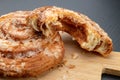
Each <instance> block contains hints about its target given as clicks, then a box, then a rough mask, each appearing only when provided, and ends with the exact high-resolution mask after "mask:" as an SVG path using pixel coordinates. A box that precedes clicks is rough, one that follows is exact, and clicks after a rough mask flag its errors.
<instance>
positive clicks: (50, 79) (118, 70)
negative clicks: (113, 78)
mask: <svg viewBox="0 0 120 80" xmlns="http://www.w3.org/2000/svg"><path fill="white" fill-rule="evenodd" d="M63 41H64V43H65V51H66V52H65V57H64V60H63V64H62V65H61V66H60V67H57V68H54V69H52V70H50V71H48V72H46V73H44V74H42V75H40V76H38V77H34V78H17V79H16V78H14V79H13V78H1V79H0V80H8V79H9V80H101V75H102V73H108V74H113V75H118V76H120V52H114V51H113V52H111V54H110V55H109V56H108V57H103V56H100V55H98V54H95V53H92V52H87V51H85V50H83V49H81V48H80V47H79V45H78V44H77V42H76V41H73V40H72V38H71V37H70V36H69V35H67V34H63Z"/></svg>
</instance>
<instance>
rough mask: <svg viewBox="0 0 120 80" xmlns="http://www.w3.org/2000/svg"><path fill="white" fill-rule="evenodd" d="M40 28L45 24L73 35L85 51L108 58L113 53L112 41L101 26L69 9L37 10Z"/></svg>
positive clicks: (35, 12)
mask: <svg viewBox="0 0 120 80" xmlns="http://www.w3.org/2000/svg"><path fill="white" fill-rule="evenodd" d="M32 15H37V18H36V19H38V22H37V23H38V26H37V28H36V29H39V28H38V27H41V26H42V25H43V24H45V25H48V26H49V27H52V29H55V30H57V31H65V32H67V33H69V34H70V35H72V36H73V37H74V38H75V39H76V40H77V41H78V43H79V44H80V46H81V47H82V48H83V49H86V50H88V51H95V52H98V53H100V54H102V55H103V56H107V55H108V54H110V52H111V51H112V40H111V39H110V38H109V36H108V35H107V33H106V32H104V30H103V29H101V28H100V26H99V25H98V24H97V23H95V22H94V21H92V20H91V19H89V18H88V17H87V16H85V15H83V14H81V13H77V12H74V11H71V10H68V9H63V8H58V7H55V6H51V7H49V6H48V7H42V8H38V9H35V10H34V11H33V14H32Z"/></svg>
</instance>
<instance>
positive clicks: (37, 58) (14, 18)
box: [0, 11, 64, 77]
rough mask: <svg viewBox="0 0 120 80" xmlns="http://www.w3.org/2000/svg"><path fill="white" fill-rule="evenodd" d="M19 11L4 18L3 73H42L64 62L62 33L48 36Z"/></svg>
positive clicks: (0, 34)
mask: <svg viewBox="0 0 120 80" xmlns="http://www.w3.org/2000/svg"><path fill="white" fill-rule="evenodd" d="M30 14H31V11H16V12H12V13H9V14H6V15H3V16H1V17H0V75H3V76H10V77H26V76H36V75H38V74H41V73H43V72H45V71H47V70H49V69H51V68H52V67H54V66H56V65H57V64H58V63H60V62H61V60H62V58H63V53H64V46H63V42H62V40H61V37H60V35H59V33H58V32H55V33H54V34H53V35H51V36H49V37H46V36H44V35H43V34H42V32H41V31H39V32H38V31H35V30H34V28H33V27H32V25H30V24H29V20H28V19H27V17H28V16H29V15H30Z"/></svg>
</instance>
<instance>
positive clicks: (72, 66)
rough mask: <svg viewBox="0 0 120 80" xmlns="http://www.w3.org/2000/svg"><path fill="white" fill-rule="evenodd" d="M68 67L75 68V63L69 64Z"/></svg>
mask: <svg viewBox="0 0 120 80" xmlns="http://www.w3.org/2000/svg"><path fill="white" fill-rule="evenodd" d="M67 67H68V68H69V69H73V68H75V65H72V64H69V65H67Z"/></svg>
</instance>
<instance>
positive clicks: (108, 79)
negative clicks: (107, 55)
mask: <svg viewBox="0 0 120 80" xmlns="http://www.w3.org/2000/svg"><path fill="white" fill-rule="evenodd" d="M102 80H120V77H119V76H115V75H110V74H102Z"/></svg>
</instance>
